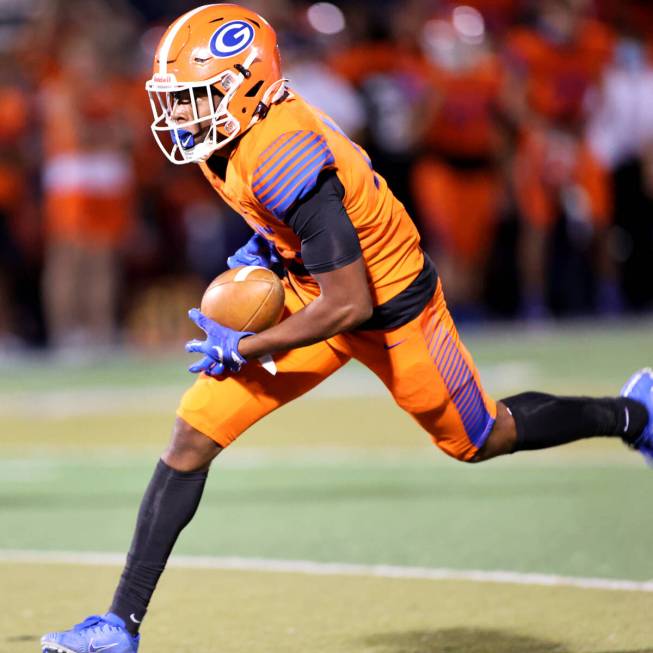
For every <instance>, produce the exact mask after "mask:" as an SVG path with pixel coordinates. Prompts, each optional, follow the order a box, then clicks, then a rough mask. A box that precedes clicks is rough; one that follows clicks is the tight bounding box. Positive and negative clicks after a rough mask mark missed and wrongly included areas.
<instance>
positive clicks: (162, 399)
mask: <svg viewBox="0 0 653 653" xmlns="http://www.w3.org/2000/svg"><path fill="white" fill-rule="evenodd" d="M481 376H482V378H483V380H484V382H485V384H486V385H487V386H488V388H490V389H491V391H492V392H493V393H494V394H497V395H500V394H502V393H503V392H507V391H510V390H514V389H515V388H517V387H522V386H527V385H533V384H536V381H537V380H538V379H539V378H540V377H541V374H540V372H539V370H538V368H537V366H535V365H533V364H532V363H529V362H525V361H506V362H504V363H498V364H495V365H487V366H483V367H482V368H481ZM191 381H192V379H190V378H189V381H188V384H186V385H179V386H176V385H172V386H165V385H164V386H161V385H155V384H152V385H149V386H146V385H143V386H140V387H120V386H106V385H105V386H96V387H90V388H84V387H75V388H65V387H64V388H52V389H48V390H43V389H39V390H36V391H31V390H27V391H8V392H5V393H4V395H3V397H2V405H0V416H13V417H29V418H30V419H37V420H48V419H63V418H70V417H79V416H83V415H103V414H111V413H115V412H116V411H119V412H120V413H121V414H134V413H151V412H165V411H172V410H174V408H175V407H176V405H177V403H178V402H179V398H180V397H181V394H182V392H183V391H184V390H185V389H186V387H187V386H189V385H190V383H191ZM307 397H309V398H311V399H347V398H349V399H351V398H356V397H372V398H375V397H384V398H387V399H388V401H390V400H391V399H390V395H389V393H388V391H387V390H386V388H385V386H384V385H383V384H382V383H381V381H380V380H379V379H378V378H376V377H375V376H374V374H372V372H370V371H369V370H367V369H365V368H364V367H362V366H360V365H358V366H357V365H351V366H348V367H345V368H343V369H342V370H340V371H338V372H336V374H334V375H333V376H331V377H329V378H328V379H325V380H324V381H323V382H322V383H321V384H320V385H319V386H317V387H316V388H315V389H314V390H312V391H311V392H310V393H308V395H307ZM35 405H38V407H39V408H38V411H37V412H35V411H34V406H35Z"/></svg>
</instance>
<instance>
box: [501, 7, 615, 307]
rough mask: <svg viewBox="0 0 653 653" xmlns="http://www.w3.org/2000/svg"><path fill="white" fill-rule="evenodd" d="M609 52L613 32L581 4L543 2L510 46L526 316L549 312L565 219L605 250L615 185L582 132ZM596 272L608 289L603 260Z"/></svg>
mask: <svg viewBox="0 0 653 653" xmlns="http://www.w3.org/2000/svg"><path fill="white" fill-rule="evenodd" d="M612 48H613V37H612V34H611V32H610V31H609V30H608V29H607V28H606V27H605V26H603V25H602V24H601V23H599V22H596V21H593V20H590V19H588V18H587V17H586V16H585V3H584V2H583V1H582V0H546V2H542V3H540V4H539V6H538V18H537V22H536V26H535V27H534V28H517V29H515V30H513V32H512V33H511V34H510V35H509V37H508V39H507V43H506V53H507V62H508V70H509V71H510V77H509V84H508V85H507V89H506V94H505V99H506V103H507V106H508V108H509V110H510V111H511V112H512V114H513V116H514V118H515V120H516V122H517V125H518V127H519V129H520V131H521V136H520V144H519V146H518V151H517V154H516V157H515V164H514V189H515V195H516V200H517V204H518V208H519V211H520V213H521V215H522V217H523V218H524V225H523V227H524V228H523V235H524V237H523V239H522V273H523V280H524V284H525V291H526V307H525V309H526V313H527V315H529V314H530V315H532V316H534V317H537V316H541V315H543V314H545V313H546V309H545V308H544V295H545V285H546V284H545V281H544V280H545V278H546V273H547V270H546V263H545V251H546V244H547V240H548V238H549V237H550V235H551V232H552V230H553V227H554V225H555V223H556V222H557V220H558V219H559V218H560V217H561V216H562V215H565V216H566V217H567V220H568V221H570V222H571V223H572V224H575V225H576V226H577V227H578V229H577V232H579V233H585V234H588V236H587V238H586V240H588V241H592V240H594V241H595V243H596V244H597V246H598V247H599V250H600V251H602V250H603V244H604V243H605V234H606V228H607V226H608V225H609V223H610V219H611V197H610V196H611V193H610V182H609V176H608V174H607V172H606V171H605V170H604V169H603V167H602V166H601V165H600V163H599V161H598V160H597V158H596V157H595V155H594V154H593V153H592V151H591V150H590V148H589V146H588V143H587V141H586V138H585V134H584V125H585V122H586V118H587V107H588V102H589V100H590V98H591V96H590V93H591V91H592V90H593V89H594V88H595V87H596V86H597V85H598V84H599V83H600V79H601V73H602V71H603V70H604V69H605V67H606V65H607V63H608V62H609V60H610V57H611V56H612ZM596 268H597V271H598V277H599V279H600V280H602V281H604V282H605V283H606V284H607V283H608V281H609V280H610V276H611V275H610V272H609V269H608V268H607V261H606V259H605V257H604V256H599V257H598V259H597V263H596ZM604 289H605V290H608V286H607V285H605V286H604ZM609 292H610V294H612V293H613V289H610V291H609Z"/></svg>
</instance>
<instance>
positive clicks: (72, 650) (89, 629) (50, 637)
mask: <svg viewBox="0 0 653 653" xmlns="http://www.w3.org/2000/svg"><path fill="white" fill-rule="evenodd" d="M139 641H140V635H136V636H135V637H134V636H133V635H132V634H131V633H129V632H128V631H127V629H126V628H125V622H124V621H123V620H122V619H121V618H120V617H119V616H118V615H115V614H113V613H112V612H107V613H106V614H105V615H104V616H103V617H100V616H98V615H93V616H92V617H87V618H86V619H84V621H82V623H81V624H77V625H76V626H73V627H72V628H71V629H70V630H63V631H61V632H60V633H48V634H47V635H43V637H41V651H42V652H43V653H100V651H109V652H110V653H136V651H138V642H139Z"/></svg>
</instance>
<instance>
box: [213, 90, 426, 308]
mask: <svg viewBox="0 0 653 653" xmlns="http://www.w3.org/2000/svg"><path fill="white" fill-rule="evenodd" d="M200 168H201V169H202V172H203V173H204V175H205V176H206V178H207V179H208V180H209V182H210V183H211V185H212V186H213V188H214V189H215V190H216V191H217V192H218V194H219V195H220V196H221V197H222V198H223V199H224V200H225V202H227V204H229V205H230V206H231V207H232V208H233V209H234V210H235V211H236V212H237V213H239V214H240V215H242V217H243V218H244V219H245V220H246V221H247V223H248V224H249V225H250V226H251V227H252V229H254V230H255V231H257V232H258V233H260V234H261V235H263V236H264V237H265V238H267V239H268V240H270V241H271V242H273V243H274V245H275V246H276V248H277V250H278V251H279V253H280V254H281V256H282V257H283V258H284V259H285V260H286V262H287V263H288V264H290V263H292V262H293V261H294V262H296V263H301V243H300V239H299V237H298V236H297V235H296V234H295V233H294V232H293V231H292V229H291V228H290V227H289V226H288V225H287V224H286V223H285V222H284V217H285V215H286V213H287V211H288V210H289V209H290V208H291V207H292V206H293V205H294V204H295V203H296V202H297V201H298V200H301V199H302V198H303V197H305V196H306V195H307V194H308V193H309V192H310V191H311V190H312V189H313V188H314V187H315V184H316V182H317V178H318V176H319V174H320V173H321V172H322V171H323V170H326V169H332V170H335V172H336V174H337V176H338V178H339V180H340V182H341V184H342V185H343V187H344V189H345V195H344V198H343V200H342V201H343V205H344V207H345V209H346V211H347V214H348V215H349V218H350V220H351V222H352V224H353V226H354V228H355V229H356V232H357V235H358V239H359V241H360V245H361V250H362V254H363V258H364V260H365V264H366V266H367V271H368V279H369V284H370V291H371V293H372V298H373V301H374V305H375V306H378V305H380V304H384V303H385V302H387V301H388V300H390V299H392V298H393V297H395V296H396V295H397V294H399V293H400V292H401V291H402V290H404V289H405V288H406V287H407V286H408V285H409V284H410V283H411V282H412V281H413V280H414V279H415V278H416V277H417V275H418V274H419V273H420V272H421V271H422V268H423V266H424V255H423V253H422V250H421V248H420V247H419V240H420V239H419V234H418V232H417V229H416V228H415V226H414V225H413V222H412V221H411V219H410V217H409V216H408V214H407V212H406V210H405V209H404V207H403V205H402V204H401V203H400V202H399V201H398V200H397V199H396V198H395V197H394V195H393V194H392V192H391V191H390V190H389V188H388V186H387V184H386V182H385V180H384V179H383V178H382V177H381V176H380V175H378V174H377V173H375V172H374V170H373V169H372V165H371V163H370V160H369V157H368V156H367V154H366V153H365V151H364V150H363V149H362V148H360V147H359V146H358V145H356V144H355V143H354V142H352V141H351V140H350V139H349V138H348V137H347V136H346V135H345V134H344V133H343V132H342V131H341V130H340V129H339V127H338V126H337V125H336V124H335V123H334V122H333V121H332V120H331V119H330V118H329V117H328V116H326V115H324V114H323V113H321V112H320V111H318V110H317V109H315V108H314V107H312V106H310V105H309V104H307V103H306V102H305V101H304V100H302V99H301V97H299V96H297V95H296V94H291V95H290V96H289V97H287V98H286V99H285V100H284V101H282V102H280V103H278V104H274V105H272V106H271V108H270V111H269V113H268V115H267V116H266V117H265V119H264V120H262V121H261V122H259V123H257V124H255V125H254V126H253V127H252V128H251V129H249V131H247V132H246V133H245V134H244V135H243V136H242V138H241V140H240V142H239V143H238V145H237V147H236V148H235V149H234V150H233V152H232V153H231V154H230V156H229V160H228V163H227V168H226V174H225V178H224V180H223V179H222V178H221V177H220V176H219V175H217V174H215V173H214V172H212V171H211V169H210V168H209V166H208V165H207V164H206V163H202V164H200ZM289 278H290V282H291V283H292V285H293V287H295V289H296V291H297V292H298V293H299V294H300V296H301V297H302V299H303V300H304V301H305V302H308V301H311V300H313V299H315V298H316V297H317V296H319V294H320V289H319V286H318V284H317V282H316V281H315V279H314V278H313V277H311V276H304V275H301V276H298V275H296V274H293V272H292V270H289Z"/></svg>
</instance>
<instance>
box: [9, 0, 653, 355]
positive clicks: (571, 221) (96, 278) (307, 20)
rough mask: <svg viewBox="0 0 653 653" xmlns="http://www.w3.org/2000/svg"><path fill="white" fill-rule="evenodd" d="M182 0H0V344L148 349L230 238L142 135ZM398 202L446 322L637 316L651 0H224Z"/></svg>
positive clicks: (642, 304)
mask: <svg viewBox="0 0 653 653" xmlns="http://www.w3.org/2000/svg"><path fill="white" fill-rule="evenodd" d="M198 4H199V3H198V2H191V1H189V0H131V1H128V0H0V118H1V119H0V352H13V351H20V350H23V349H27V348H30V347H43V346H49V347H51V348H52V349H53V350H55V351H59V352H64V353H65V352H66V351H73V352H74V351H79V349H80V348H97V347H105V346H113V345H115V344H121V343H122V344H130V343H133V344H137V345H140V346H152V347H158V346H165V345H166V344H168V343H170V342H172V341H175V340H176V339H177V338H179V337H180V334H181V333H185V331H186V329H187V328H188V327H187V324H186V317H185V315H186V310H187V309H188V308H189V307H190V306H192V305H196V304H197V303H198V300H199V297H200V296H201V292H202V289H203V287H204V286H205V285H206V283H207V282H208V281H209V280H210V279H212V278H213V277H214V276H215V275H216V274H218V273H220V272H221V271H222V270H223V269H224V268H225V259H226V257H227V256H228V255H229V254H230V253H231V252H232V251H233V250H235V249H236V248H237V247H239V246H240V245H241V244H242V243H244V242H245V240H246V239H247V238H248V237H249V235H250V234H249V231H248V228H247V227H246V226H245V224H244V222H243V221H242V220H240V219H239V218H238V216H236V215H234V214H233V213H232V212H231V211H230V210H229V209H228V208H227V207H226V206H225V205H223V204H222V203H221V201H220V200H219V198H218V197H217V195H215V193H214V191H213V190H212V189H211V188H210V187H209V185H208V184H206V182H205V181H204V179H203V177H202V175H201V173H200V172H199V170H197V168H196V166H192V165H191V166H174V165H172V164H170V163H168V162H167V161H166V160H165V158H164V157H163V155H162V154H161V153H160V152H159V150H158V149H157V147H156V145H155V143H154V141H153V138H152V136H151V133H150V129H149V125H150V122H151V112H150V108H149V104H148V101H147V97H146V94H145V91H144V82H145V79H146V78H147V77H149V75H150V71H151V64H152V56H153V52H154V49H155V47H156V44H157V42H158V40H159V38H160V37H161V35H162V33H163V31H164V28H165V27H166V26H167V24H169V23H170V22H171V21H172V20H173V19H174V18H176V17H177V16H178V15H179V14H181V13H183V12H184V11H186V10H188V9H190V8H192V7H194V6H197V5H198ZM242 4H246V5H247V6H248V7H251V8H252V9H255V10H256V11H259V12H260V13H261V14H262V15H264V16H265V17H266V18H268V20H269V21H270V22H271V23H272V25H273V26H274V27H275V28H276V30H277V32H278V35H279V41H280V44H281V49H282V50H281V51H282V57H283V64H284V71H285V75H286V76H287V77H288V78H289V79H290V80H291V85H292V87H293V88H294V89H296V90H297V91H298V92H299V93H300V94H302V95H303V96H304V97H305V98H307V99H308V100H309V101H310V102H311V103H313V104H315V105H317V106H319V107H320V108H321V109H323V110H324V111H326V112H327V113H329V114H331V115H332V117H333V118H334V119H335V120H336V121H337V122H338V123H339V124H340V126H341V127H342V128H343V129H344V130H345V131H346V132H347V133H348V134H349V135H350V136H351V137H352V138H353V139H354V140H357V141H358V142H359V143H361V145H363V146H364V147H365V148H366V149H367V151H368V153H369V154H370V156H371V158H372V161H373V163H374V166H375V168H376V169H377V171H378V172H380V173H381V174H382V175H384V176H385V177H386V178H387V180H388V182H389V184H390V187H391V188H392V189H393V191H394V192H395V194H396V195H397V196H398V197H399V199H401V201H402V202H404V203H405V205H406V206H407V208H408V209H409V212H410V214H411V215H412V216H413V218H414V220H415V222H416V223H417V224H418V226H419V228H420V230H421V233H422V234H423V243H424V246H425V249H427V250H428V251H429V252H430V253H431V255H432V257H433V259H434V260H435V262H436V265H437V267H438V270H439V272H440V274H441V276H442V277H443V280H444V283H445V291H446V293H447V298H448V301H449V304H450V306H451V308H452V310H453V312H454V315H455V316H456V317H457V318H458V319H460V320H467V321H469V322H479V321H484V320H490V319H512V318H516V319H522V320H527V321H533V322H540V321H543V320H551V319H558V318H563V317H573V316H578V315H592V316H605V317H609V316H620V315H630V314H637V313H642V312H646V311H651V310H653V283H651V281H652V278H653V275H652V272H651V271H652V269H653V3H650V2H648V0H641V1H636V0H593V1H592V0H538V1H535V0H461V2H460V3H451V2H448V1H445V0H401V1H399V0H368V1H364V0H358V1H354V0H352V1H348V2H344V1H336V0H334V2H333V3H327V2H318V3H312V2H306V1H304V0H265V1H260V2H256V1H252V2H243V3H242Z"/></svg>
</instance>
